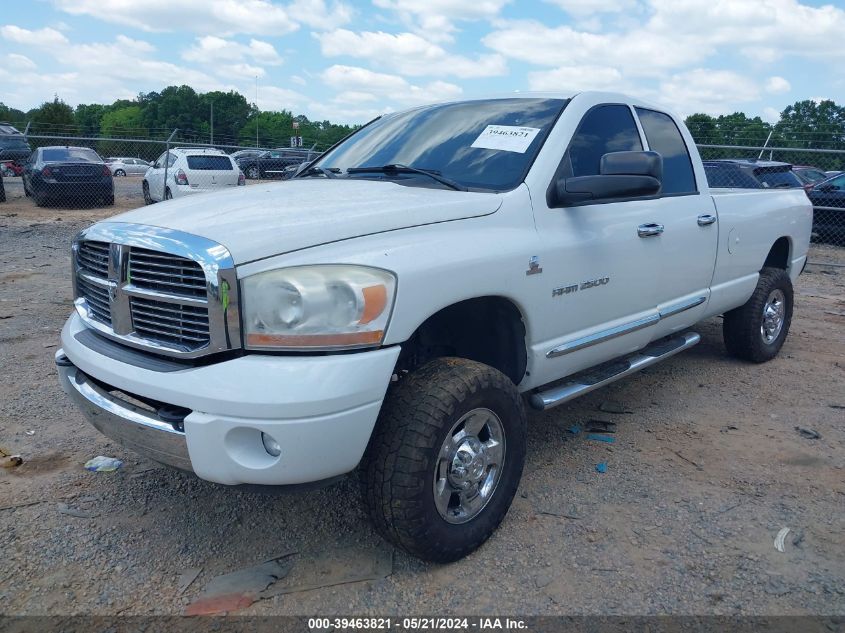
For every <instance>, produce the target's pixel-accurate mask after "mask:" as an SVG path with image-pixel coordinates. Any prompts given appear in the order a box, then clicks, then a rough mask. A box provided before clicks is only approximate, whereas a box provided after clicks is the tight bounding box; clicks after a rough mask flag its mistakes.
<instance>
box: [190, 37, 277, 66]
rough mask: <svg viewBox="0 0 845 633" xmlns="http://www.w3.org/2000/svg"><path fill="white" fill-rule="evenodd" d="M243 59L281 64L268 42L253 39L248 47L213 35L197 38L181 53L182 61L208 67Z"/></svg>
mask: <svg viewBox="0 0 845 633" xmlns="http://www.w3.org/2000/svg"><path fill="white" fill-rule="evenodd" d="M245 58H250V59H252V60H253V61H256V62H259V63H263V64H267V65H270V66H273V65H278V64H281V63H282V62H283V60H282V58H281V56H279V53H278V52H276V49H275V48H274V47H273V45H272V44H270V43H269V42H263V41H261V40H255V39H253V40H250V42H249V45H246V44H240V43H239V42H234V41H232V40H227V39H224V38H222V37H216V36H214V35H206V36H204V37H198V38H197V39H196V40H195V41H194V44H193V45H192V46H191V47H190V48H188V49H187V50H185V51H184V52H183V53H182V59H184V60H185V61H189V62H196V63H200V64H208V65H216V64H219V63H221V62H228V63H230V64H231V63H235V62H239V61H242V60H243V59H245ZM262 72H263V70H262Z"/></svg>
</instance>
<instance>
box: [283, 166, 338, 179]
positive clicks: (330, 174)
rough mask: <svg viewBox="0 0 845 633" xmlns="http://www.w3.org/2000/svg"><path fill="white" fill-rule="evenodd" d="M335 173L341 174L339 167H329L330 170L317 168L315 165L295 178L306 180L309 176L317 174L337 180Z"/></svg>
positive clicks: (295, 175)
mask: <svg viewBox="0 0 845 633" xmlns="http://www.w3.org/2000/svg"><path fill="white" fill-rule="evenodd" d="M335 172H337V173H340V170H339V169H338V168H337V167H329V168H328V169H324V168H322V167H317V166H316V165H314V166H313V167H308V168H307V169H303V170H302V171H301V172H299V173H298V174H294V176H293V177H294V178H305V177H307V176H313V175H314V174H315V173H317V174H320V175H322V176H325V177H326V178H337V176H335Z"/></svg>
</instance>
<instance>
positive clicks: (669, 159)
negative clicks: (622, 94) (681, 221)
mask: <svg viewBox="0 0 845 633" xmlns="http://www.w3.org/2000/svg"><path fill="white" fill-rule="evenodd" d="M636 111H637V116H638V117H639V119H640V124H641V125H642V126H643V132H645V138H646V140H647V141H648V147H649V149H650V150H652V151H655V152H657V153H659V154H660V155H661V156H663V189H662V193H663V194H664V195H667V194H668V195H672V194H675V195H678V194H686V193H697V189H696V187H695V174H694V173H693V170H692V160H690V157H689V151H688V150H687V145H686V143H684V138H683V137H682V136H681V132H680V130H679V129H678V126H677V125H675V122H674V121H673V120H672V117H670V116H669V115H668V114H664V113H662V112H655V111H654V110H646V109H645V108H636Z"/></svg>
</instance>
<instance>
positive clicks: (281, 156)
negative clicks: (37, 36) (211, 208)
mask: <svg viewBox="0 0 845 633" xmlns="http://www.w3.org/2000/svg"><path fill="white" fill-rule="evenodd" d="M54 127H55V126H54ZM23 131H24V136H23V138H24V139H25V146H24V147H25V149H24V150H23V151H22V152H20V153H19V154H18V155H17V156H15V157H14V158H6V157H4V158H3V159H2V160H0V176H2V181H0V182H2V184H0V202H2V201H3V200H4V199H5V198H6V197H11V198H17V197H23V198H26V199H29V200H31V201H32V202H33V203H35V204H36V205H38V206H58V207H76V206H84V207H94V206H112V205H116V206H118V207H120V208H121V209H126V208H134V207H137V206H141V205H143V204H151V203H154V202H159V201H161V200H165V199H171V198H178V197H183V196H189V195H194V194H197V193H202V192H213V191H219V190H224V189H227V188H231V187H238V186H245V185H248V184H253V183H255V182H259V181H265V180H284V179H287V178H289V177H290V176H291V175H292V174H293V173H294V172H295V170H296V169H297V168H298V167H299V165H301V164H302V163H303V162H307V161H311V160H313V159H315V158H316V157H318V156H319V155H320V153H321V150H322V149H324V148H323V147H321V144H319V143H316V142H314V143H311V144H310V145H309V144H308V139H302V138H301V137H294V138H292V139H290V140H289V142H290V145H294V147H289V146H283V145H278V146H272V147H256V146H245V145H240V144H225V143H209V142H207V141H208V140H210V139H208V138H206V139H202V138H198V137H197V136H196V135H189V136H187V138H186V135H184V134H180V133H179V132H178V131H177V130H173V131H171V133H170V134H169V135H168V136H166V137H164V138H139V137H122V136H121V137H103V136H93V135H92V136H79V135H69V134H64V133H61V129H47V130H46V131H42V130H39V132H38V133H36V134H33V133H30V132H29V128H28V126H27V127H25V128H24V130H23ZM204 141H206V142H204Z"/></svg>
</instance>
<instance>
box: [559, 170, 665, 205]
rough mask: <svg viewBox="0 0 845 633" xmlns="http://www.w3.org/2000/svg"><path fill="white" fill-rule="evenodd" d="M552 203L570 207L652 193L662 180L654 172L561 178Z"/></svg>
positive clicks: (657, 189) (653, 194)
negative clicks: (650, 174)
mask: <svg viewBox="0 0 845 633" xmlns="http://www.w3.org/2000/svg"><path fill="white" fill-rule="evenodd" d="M553 189H554V200H552V201H550V202H553V204H550V205H549V206H551V207H570V206H577V205H581V204H588V203H591V202H601V201H604V202H612V201H621V200H633V199H637V198H647V197H654V196H656V195H658V194H659V193H660V189H661V183H660V180H659V179H658V178H655V177H654V176H639V175H630V174H602V175H598V176H576V177H574V178H560V179H558V181H557V182H556V183H555V187H554V188H553Z"/></svg>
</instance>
